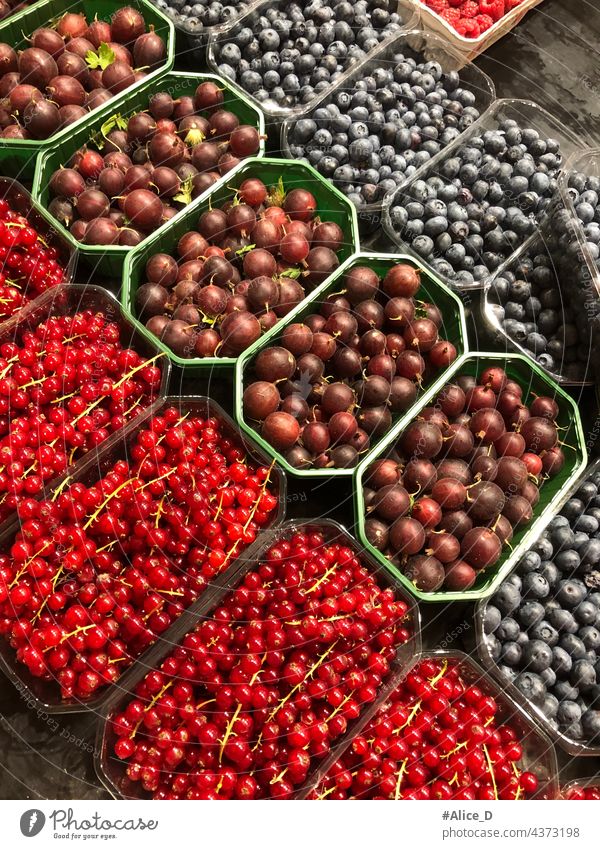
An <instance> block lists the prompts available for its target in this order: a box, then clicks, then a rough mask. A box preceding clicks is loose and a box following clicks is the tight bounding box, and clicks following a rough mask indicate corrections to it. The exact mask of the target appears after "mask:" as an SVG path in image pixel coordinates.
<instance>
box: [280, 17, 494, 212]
mask: <svg viewBox="0 0 600 849" xmlns="http://www.w3.org/2000/svg"><path fill="white" fill-rule="evenodd" d="M415 39H416V40H417V41H418V42H419V43H420V44H422V47H421V49H419V50H417V49H415V48H414V46H413V45H414V41H415ZM409 45H410V46H409ZM444 50H445V48H444V44H443V42H442V41H441V40H439V39H436V38H435V37H431V36H428V37H427V39H424V38H423V37H422V36H418V35H416V33H411V34H410V35H407V36H405V35H402V36H398V38H397V39H396V40H395V41H394V45H392V46H389V47H387V48H385V51H383V50H382V51H378V52H379V57H378V58H373V59H371V60H370V61H369V63H368V64H367V65H366V66H365V67H361V68H360V69H359V70H357V71H355V72H353V73H351V74H350V77H349V79H348V80H347V81H344V83H343V84H341V85H340V88H338V90H337V91H335V92H334V93H333V94H327V95H326V97H325V99H324V100H320V101H319V103H318V104H317V105H316V106H315V107H314V108H313V109H312V110H311V111H310V112H308V113H307V114H306V115H302V116H300V117H298V118H297V119H288V120H287V121H286V124H285V126H284V130H283V139H284V146H286V147H287V149H288V150H289V154H290V156H293V157H294V158H299V157H304V158H306V160H307V161H308V162H310V164H311V165H313V166H314V167H315V168H316V169H317V170H318V171H319V173H321V174H323V176H325V177H327V178H329V179H332V180H333V181H334V183H335V185H336V186H338V188H339V189H340V190H341V191H343V192H344V193H345V194H347V195H348V197H349V198H350V199H351V200H352V202H353V203H354V204H355V205H356V206H357V207H359V208H361V207H364V206H369V205H370V204H373V203H379V204H381V202H382V201H383V199H384V198H385V197H386V195H387V194H389V193H390V192H393V191H394V190H395V189H396V188H397V187H398V186H399V185H402V183H404V182H405V181H406V180H407V179H408V178H410V177H411V176H412V175H413V174H414V173H415V171H417V169H419V168H420V167H422V166H423V165H425V164H426V163H427V162H429V160H430V159H431V158H432V157H433V156H435V155H436V154H438V153H439V152H440V151H441V150H443V149H444V148H445V147H446V146H447V145H448V144H450V143H451V142H453V141H455V140H456V139H457V138H458V136H459V135H460V134H461V133H462V132H463V131H464V130H465V129H467V128H468V127H470V126H471V124H472V123H473V122H474V121H476V120H477V119H478V118H479V117H480V114H481V108H482V107H487V106H488V105H489V101H490V100H491V98H492V96H493V84H492V83H491V80H489V79H488V78H487V77H486V76H485V75H484V74H482V73H480V72H478V71H477V70H476V69H475V68H473V67H470V68H469V70H468V73H459V72H457V71H456V70H454V66H455V64H456V58H455V57H454V56H453V54H451V53H444ZM421 51H422V52H421ZM440 53H441V58H440V61H427V60H426V59H425V58H424V55H423V54H427V55H431V54H433V55H435V56H436V57H437V56H439V55H440ZM444 66H445V67H446V69H447V73H445V72H444V70H443V67H444Z"/></svg>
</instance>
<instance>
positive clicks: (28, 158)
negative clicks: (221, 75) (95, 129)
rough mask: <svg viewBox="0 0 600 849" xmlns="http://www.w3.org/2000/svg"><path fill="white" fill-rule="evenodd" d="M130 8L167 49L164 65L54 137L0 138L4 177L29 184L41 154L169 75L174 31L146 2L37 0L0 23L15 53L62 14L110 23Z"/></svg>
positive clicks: (0, 32)
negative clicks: (40, 29) (159, 37)
mask: <svg viewBox="0 0 600 849" xmlns="http://www.w3.org/2000/svg"><path fill="white" fill-rule="evenodd" d="M126 5H129V6H133V8H135V9H139V10H140V12H141V13H142V14H143V16H144V20H145V21H146V27H147V28H150V26H153V27H154V30H155V32H156V33H157V34H158V35H160V36H161V37H162V39H163V40H164V42H165V44H166V46H167V55H166V58H165V61H164V62H163V63H162V65H161V66H160V67H159V68H156V69H155V70H154V71H151V72H150V73H149V74H148V76H147V77H144V79H143V80H142V81H141V82H137V83H134V84H133V85H131V86H129V88H126V89H125V90H124V91H122V92H121V93H120V94H118V95H116V96H115V97H113V98H112V100H110V101H109V102H108V103H107V104H106V105H105V106H101V107H99V108H98V109H92V111H91V112H90V113H89V114H88V115H85V116H84V117H83V118H80V119H79V120H78V121H75V122H74V123H73V124H70V125H69V126H68V127H63V129H62V130H59V131H58V132H56V133H54V135H53V136H51V137H50V138H49V139H41V140H40V139H3V138H0V169H1V170H2V173H3V174H6V175H10V176H11V177H15V178H16V179H18V180H30V179H31V178H32V177H33V174H34V170H35V167H36V162H37V160H38V158H39V155H40V154H43V153H45V152H46V151H48V150H50V148H52V147H53V146H54V145H56V144H63V143H65V142H68V140H69V139H71V138H72V137H73V134H74V133H75V134H77V133H78V132H79V130H80V129H81V127H83V126H86V125H87V123H88V122H89V121H93V120H94V119H95V118H96V116H100V115H101V114H105V109H106V108H108V114H111V109H114V105H115V103H117V102H122V101H123V100H127V99H128V98H130V97H133V96H134V94H135V92H136V91H137V90H138V89H139V88H140V87H141V86H145V85H146V84H147V83H148V81H150V80H155V79H156V78H157V77H158V76H160V75H161V74H163V73H164V72H165V71H168V70H169V68H171V67H172V66H173V62H174V60H175V28H174V26H173V23H172V21H171V20H169V18H168V17H167V15H165V14H164V13H163V12H161V11H160V10H159V9H158V8H157V7H156V6H155V5H154V4H153V3H150V2H148V0H127V2H126V3H125V2H122V0H72V2H70V3H69V4H67V5H65V3H64V2H62V0H39V2H38V3H35V4H34V5H33V6H28V7H27V8H26V9H23V10H22V11H21V12H18V13H17V14H16V15H12V16H11V17H10V18H9V19H8V20H7V21H6V22H4V23H0V41H4V42H6V43H7V44H10V45H11V47H14V48H15V50H19V49H22V50H24V49H25V48H26V47H28V46H29V44H28V38H29V36H31V35H32V33H33V32H35V30H36V29H38V28H39V27H43V26H51V25H52V23H54V22H56V21H58V20H59V19H60V18H61V17H62V15H64V14H65V12H75V13H78V12H80V13H83V14H84V15H85V16H86V18H87V19H88V21H92V20H93V19H94V18H95V17H97V18H98V19H99V20H103V21H110V18H111V15H112V14H113V13H114V12H116V11H117V9H121V8H122V7H123V6H126Z"/></svg>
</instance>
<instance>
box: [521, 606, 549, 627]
mask: <svg viewBox="0 0 600 849" xmlns="http://www.w3.org/2000/svg"><path fill="white" fill-rule="evenodd" d="M545 615H546V611H545V609H544V607H543V605H541V604H540V603H539V602H538V601H527V602H525V604H523V606H522V607H521V608H520V609H519V610H518V612H517V614H516V616H517V618H518V620H519V622H520V623H521V626H522V627H523V628H532V627H533V626H534V625H537V624H538V623H539V622H542V621H543V620H544V617H545Z"/></svg>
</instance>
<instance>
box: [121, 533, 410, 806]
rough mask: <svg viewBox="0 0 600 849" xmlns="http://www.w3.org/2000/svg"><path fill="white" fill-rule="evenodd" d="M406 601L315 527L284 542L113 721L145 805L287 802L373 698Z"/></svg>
mask: <svg viewBox="0 0 600 849" xmlns="http://www.w3.org/2000/svg"><path fill="white" fill-rule="evenodd" d="M407 613H408V607H407V604H406V602H405V601H403V600H402V599H400V598H398V597H397V595H396V592H395V591H394V590H393V589H391V588H386V589H383V588H382V587H380V586H379V584H378V583H377V580H376V578H375V576H374V575H373V574H371V572H370V571H369V569H368V568H367V567H366V566H365V565H364V564H363V563H362V562H361V560H360V558H359V557H358V556H357V554H356V553H355V551H354V550H353V549H352V548H351V547H349V546H348V545H346V544H344V542H343V541H342V542H339V541H334V542H327V541H326V539H325V536H324V534H323V533H321V532H320V531H319V530H318V528H316V527H314V526H310V525H309V526H304V527H301V528H300V529H297V530H295V531H294V530H292V531H291V532H290V533H287V534H283V535H282V536H281V537H280V538H279V540H278V541H277V542H276V543H275V544H274V545H272V546H271V547H270V548H269V549H268V550H267V551H266V553H265V554H264V555H263V556H262V557H261V560H260V563H259V564H257V567H256V568H255V569H253V570H252V571H249V572H247V574H246V575H245V577H244V578H243V579H242V580H241V582H240V583H239V585H238V586H237V588H236V589H235V590H233V591H232V592H231V593H230V594H229V595H227V596H226V597H225V599H224V600H223V601H222V602H221V603H220V605H219V606H218V607H217V608H216V609H215V610H214V612H213V614H212V618H210V619H206V620H204V621H202V622H201V623H200V624H199V625H198V626H197V628H196V629H195V630H193V631H190V632H188V633H187V635H186V636H185V637H184V638H183V640H182V642H181V644H180V645H179V646H178V647H177V648H176V649H175V650H174V651H173V652H172V653H171V654H169V655H168V656H167V657H166V659H165V660H164V661H163V662H162V664H161V666H160V668H158V669H154V670H152V671H150V672H149V673H148V674H147V675H146V676H145V678H143V679H142V681H141V682H140V683H139V684H138V685H137V687H136V689H135V696H134V698H133V699H130V700H129V701H127V702H126V703H125V704H123V705H122V706H121V710H120V712H118V713H116V714H114V715H113V717H112V720H111V728H112V731H113V732H114V734H115V735H116V737H117V739H116V741H115V742H114V752H115V754H116V755H117V757H118V758H121V759H123V760H125V761H128V764H127V768H126V774H127V777H128V778H129V780H130V781H131V782H136V783H139V785H141V788H140V789H141V790H143V791H146V792H147V793H150V794H152V796H153V798H155V799H257V798H269V797H271V798H276V799H288V798H290V797H292V796H293V794H294V793H295V792H296V791H297V790H298V788H299V787H300V786H301V785H302V784H303V783H304V782H305V781H306V779H307V776H308V775H309V773H310V771H311V769H312V768H313V767H314V766H315V764H316V763H318V762H319V761H321V760H322V759H323V758H324V757H325V756H326V755H327V754H328V753H329V751H330V750H331V747H332V745H333V744H334V742H335V741H336V740H337V739H338V738H340V737H341V736H342V735H343V734H344V733H345V732H346V729H347V727H348V723H349V722H350V721H352V720H354V719H356V718H357V717H358V716H359V715H360V714H361V712H362V710H363V707H364V705H367V704H370V703H372V702H373V701H374V700H375V698H376V697H377V693H378V690H379V688H380V687H381V685H382V682H384V681H385V680H386V678H387V677H388V675H389V673H390V670H391V668H392V664H393V662H394V659H395V655H396V647H397V646H398V645H400V644H402V643H405V642H406V641H407V640H408V639H409V638H410V637H411V635H412V633H413V624H412V622H411V620H410V616H409V615H407Z"/></svg>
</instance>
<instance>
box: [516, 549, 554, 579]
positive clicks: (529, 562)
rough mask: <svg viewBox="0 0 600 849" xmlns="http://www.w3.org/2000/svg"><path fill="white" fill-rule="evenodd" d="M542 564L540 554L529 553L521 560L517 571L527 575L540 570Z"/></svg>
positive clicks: (535, 552)
mask: <svg viewBox="0 0 600 849" xmlns="http://www.w3.org/2000/svg"><path fill="white" fill-rule="evenodd" d="M550 553H552V552H550ZM541 562H542V558H541V557H540V554H539V553H538V552H537V551H528V552H527V553H526V554H524V555H523V557H521V559H520V560H519V563H518V566H517V569H518V571H519V572H520V573H521V574H526V573H527V572H536V571H537V570H538V569H539V568H540V565H541Z"/></svg>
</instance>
